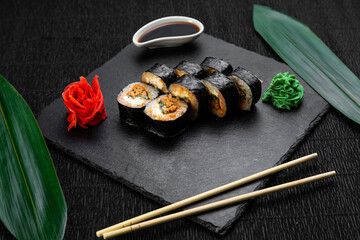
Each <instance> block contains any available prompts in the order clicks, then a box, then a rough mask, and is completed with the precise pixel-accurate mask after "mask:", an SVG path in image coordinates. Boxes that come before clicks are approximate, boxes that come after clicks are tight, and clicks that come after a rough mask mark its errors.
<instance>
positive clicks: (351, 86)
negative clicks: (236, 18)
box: [253, 5, 360, 124]
mask: <svg viewBox="0 0 360 240" xmlns="http://www.w3.org/2000/svg"><path fill="white" fill-rule="evenodd" d="M253 21H254V27H255V30H256V31H257V32H258V33H259V34H260V35H261V36H262V37H263V38H264V39H265V41H266V42H267V43H268V44H269V45H270V46H271V47H272V48H273V49H274V51H275V52H276V53H277V54H278V55H279V56H280V57H281V58H282V59H283V60H284V61H285V62H286V63H287V64H288V65H289V66H290V67H291V68H292V69H293V70H294V71H295V72H296V73H297V74H298V75H300V76H301V77H302V78H303V79H304V80H305V81H306V82H307V83H308V84H309V85H310V86H311V87H312V88H313V89H314V90H315V91H316V92H317V93H319V94H320V96H322V97H323V98H324V99H325V100H326V101H327V102H328V103H329V104H330V105H332V106H333V107H335V108H336V109H337V110H339V111H340V112H341V113H343V114H344V115H345V116H347V117H348V118H350V119H352V120H353V121H355V122H356V123H358V124H360V80H359V79H358V78H357V77H356V76H355V75H354V74H353V73H352V72H351V71H350V70H349V69H348V68H347V67H346V66H345V64H344V63H343V62H342V61H341V60H340V59H339V58H338V57H337V56H336V55H335V54H334V53H333V52H332V51H331V50H330V49H329V48H328V47H327V46H326V45H325V44H324V43H323V42H322V41H321V40H320V39H319V38H318V37H317V36H316V35H315V34H314V33H313V32H312V31H311V30H310V29H309V28H308V27H307V26H306V25H304V24H303V23H301V22H299V21H298V20H296V19H294V18H292V17H289V16H287V15H285V14H283V13H280V12H277V11H275V10H272V9H271V8H268V7H264V6H261V5H254V13H253Z"/></svg>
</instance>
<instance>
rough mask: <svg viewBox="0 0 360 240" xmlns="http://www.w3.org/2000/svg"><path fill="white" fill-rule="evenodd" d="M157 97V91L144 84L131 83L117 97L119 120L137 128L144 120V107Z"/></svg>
mask: <svg viewBox="0 0 360 240" xmlns="http://www.w3.org/2000/svg"><path fill="white" fill-rule="evenodd" d="M158 95H159V91H158V90H157V89H155V88H153V87H152V86H149V85H147V84H145V83H139V82H135V83H131V84H129V85H127V86H126V87H125V88H124V89H123V90H122V91H121V92H120V93H119V95H118V97H117V102H118V106H119V112H120V120H121V121H122V122H124V123H126V124H129V125H132V126H137V125H139V124H141V123H142V122H143V120H144V113H143V111H144V109H145V105H146V104H147V103H149V102H150V101H151V100H153V99H154V98H156V97H157V96H158Z"/></svg>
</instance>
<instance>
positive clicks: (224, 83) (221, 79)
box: [202, 72, 239, 118]
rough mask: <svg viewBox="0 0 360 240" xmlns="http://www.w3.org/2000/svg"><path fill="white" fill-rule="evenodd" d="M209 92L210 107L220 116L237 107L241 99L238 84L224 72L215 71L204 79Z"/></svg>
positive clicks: (210, 109) (211, 110)
mask: <svg viewBox="0 0 360 240" xmlns="http://www.w3.org/2000/svg"><path fill="white" fill-rule="evenodd" d="M202 82H203V83H204V85H205V87H206V88H207V91H208V94H209V103H208V109H209V111H210V112H211V113H213V114H214V115H216V116H218V117H219V118H222V117H225V115H226V114H227V113H228V112H231V111H233V110H234V109H236V105H237V102H238V99H239V96H238V91H237V88H236V85H235V83H234V82H233V81H231V80H230V79H229V78H227V77H226V76H225V75H224V74H222V73H219V72H215V73H214V74H212V75H210V76H208V77H206V78H204V79H203V80H202Z"/></svg>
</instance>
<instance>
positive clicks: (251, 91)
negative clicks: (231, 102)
mask: <svg viewBox="0 0 360 240" xmlns="http://www.w3.org/2000/svg"><path fill="white" fill-rule="evenodd" d="M229 78H230V79H231V80H232V81H233V82H234V83H235V84H236V86H237V89H238V92H239V103H238V105H239V108H240V109H241V110H245V111H249V110H251V108H252V106H254V105H255V103H257V102H258V101H259V99H260V96H261V80H260V79H259V78H258V77H257V76H255V75H254V74H252V73H250V72H249V71H247V70H246V69H244V68H242V67H238V68H237V69H235V70H234V71H233V72H232V73H231V74H230V75H229Z"/></svg>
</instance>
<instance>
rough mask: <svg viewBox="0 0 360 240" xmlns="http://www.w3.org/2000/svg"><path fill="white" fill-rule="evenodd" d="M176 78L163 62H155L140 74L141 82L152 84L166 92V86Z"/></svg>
mask: <svg viewBox="0 0 360 240" xmlns="http://www.w3.org/2000/svg"><path fill="white" fill-rule="evenodd" d="M176 79H177V77H176V74H175V72H174V70H173V69H171V68H169V67H168V66H166V65H165V64H160V63H156V64H155V65H154V66H152V67H151V68H149V69H148V70H146V71H145V72H144V73H143V74H142V76H141V81H142V82H143V83H146V84H149V85H151V86H154V87H155V88H157V89H159V90H160V91H161V92H163V93H167V92H168V89H167V88H168V86H169V85H170V84H172V83H173V82H174V81H175V80H176Z"/></svg>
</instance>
